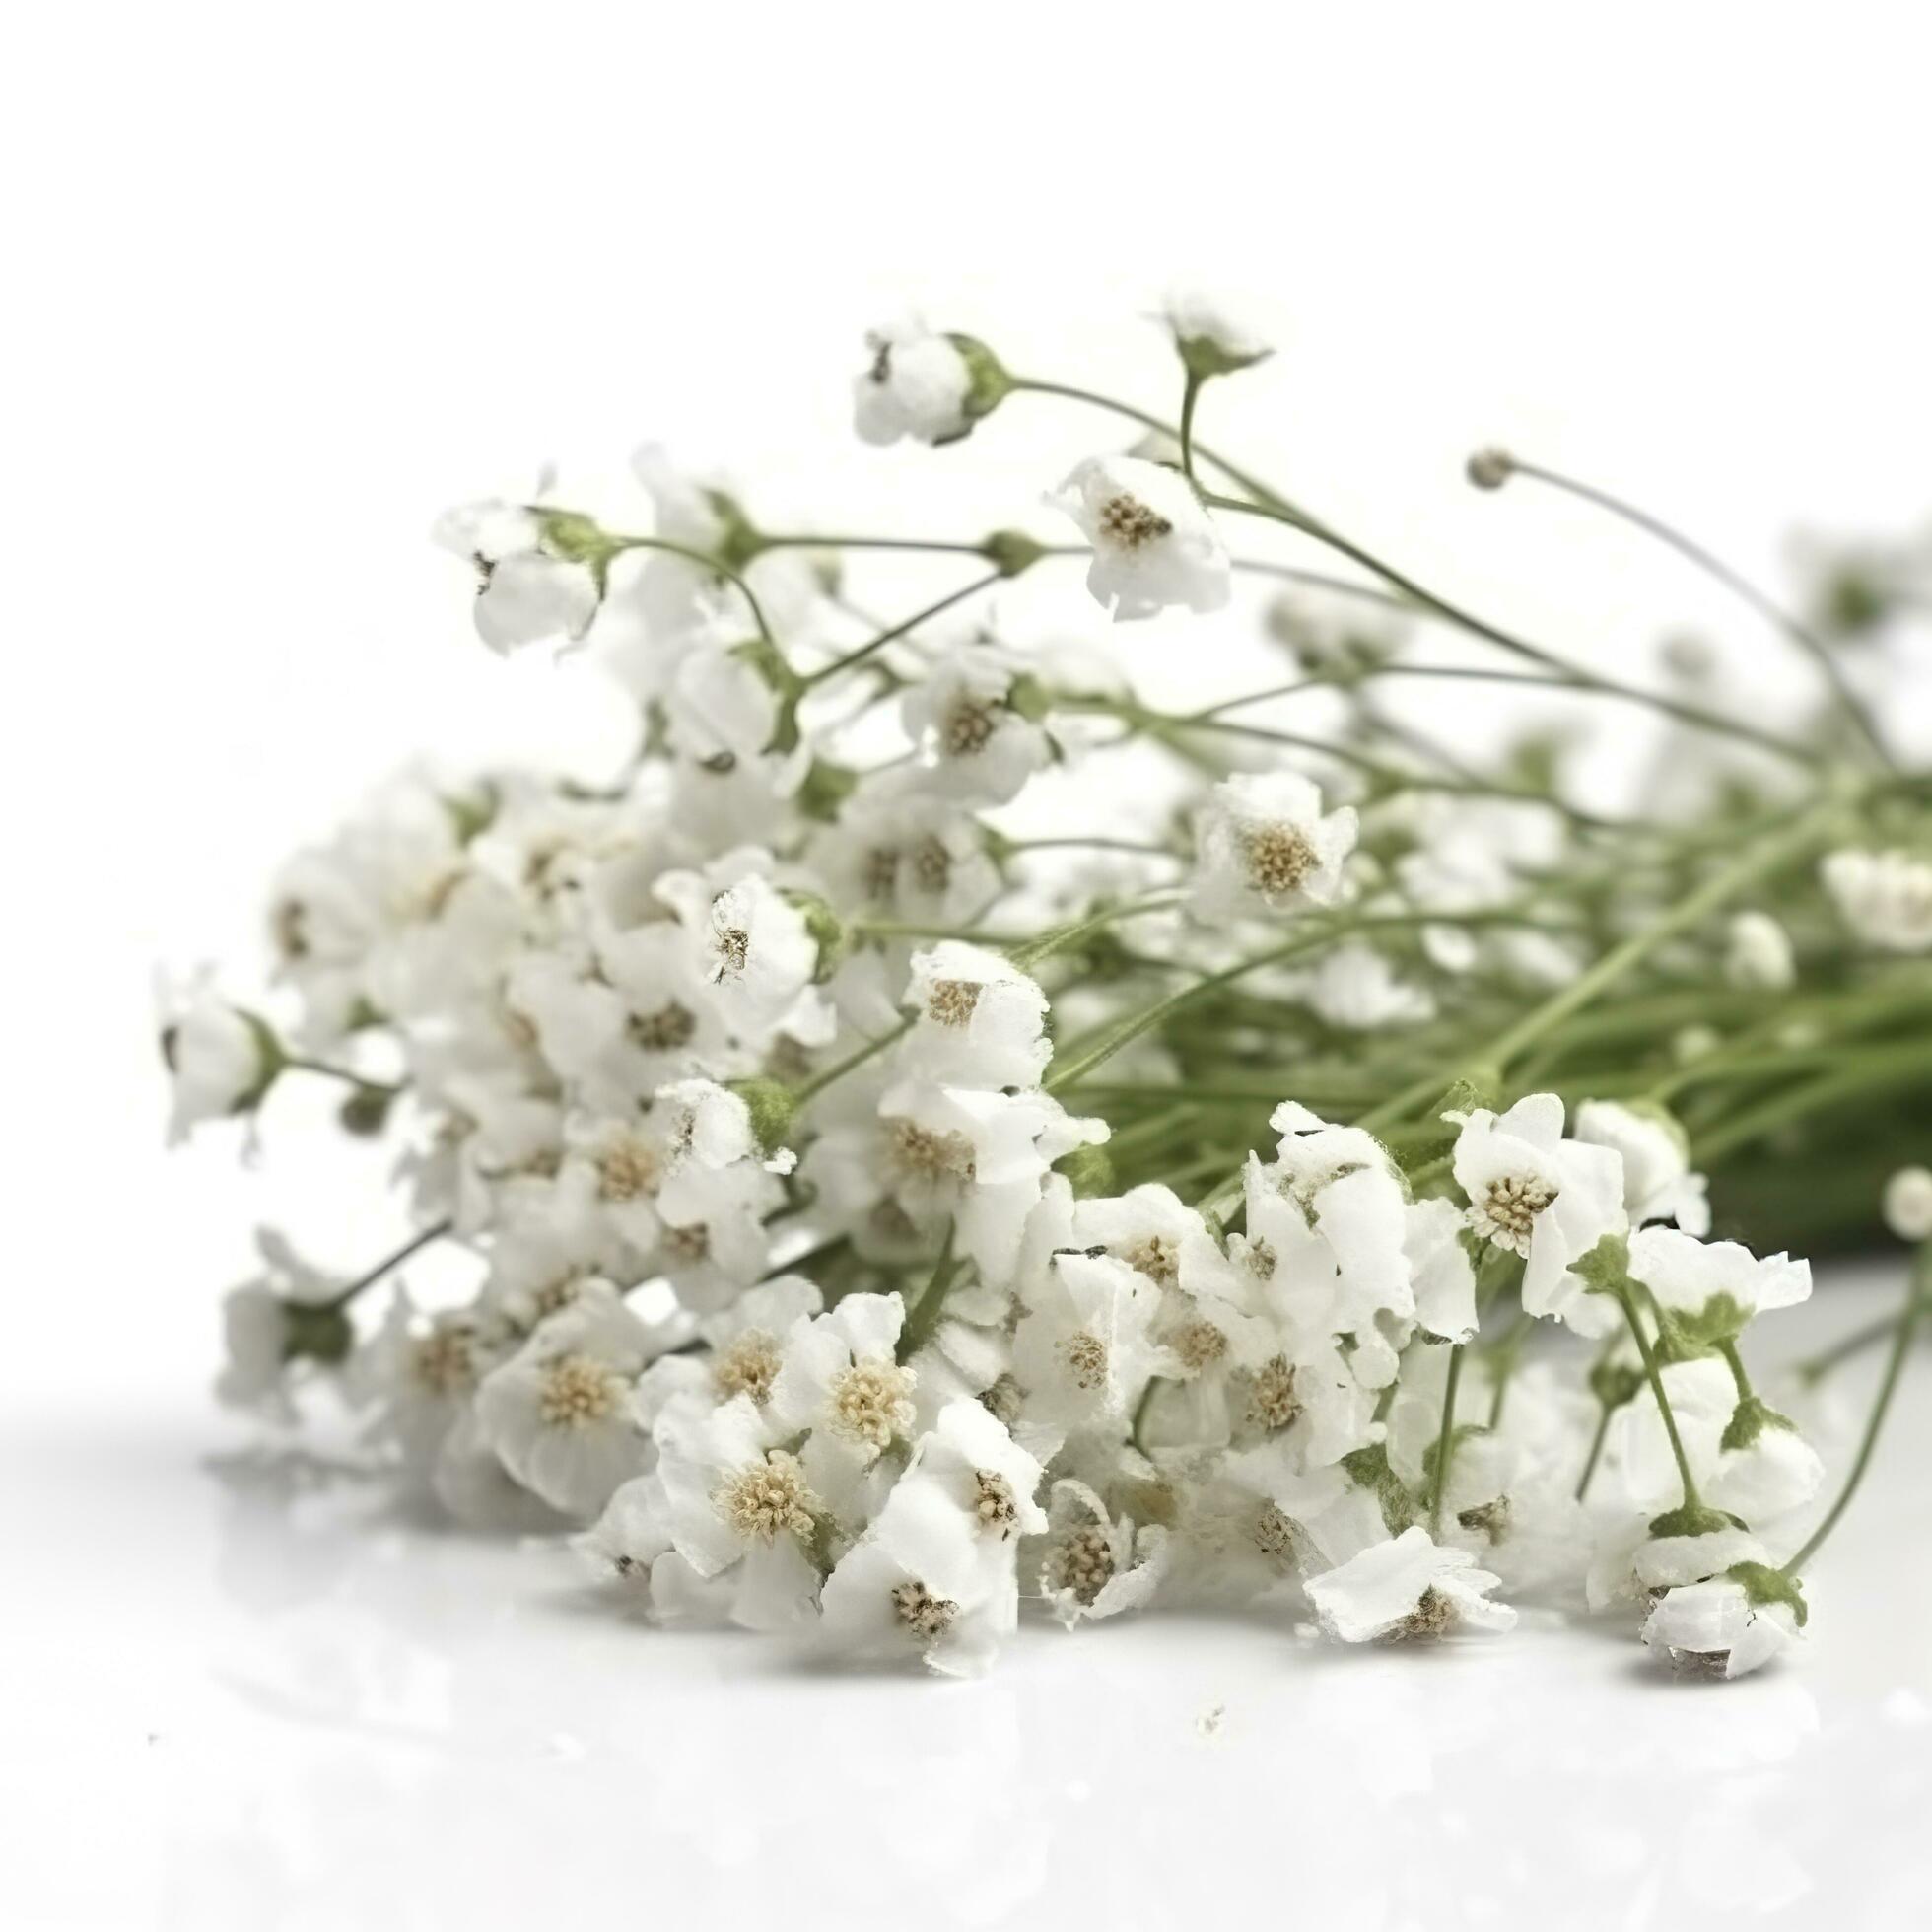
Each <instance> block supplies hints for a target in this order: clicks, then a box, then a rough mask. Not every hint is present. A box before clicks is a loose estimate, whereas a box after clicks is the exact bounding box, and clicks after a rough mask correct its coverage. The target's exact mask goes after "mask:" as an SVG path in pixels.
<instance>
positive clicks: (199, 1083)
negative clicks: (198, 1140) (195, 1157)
mask: <svg viewBox="0 0 1932 1932" xmlns="http://www.w3.org/2000/svg"><path fill="white" fill-rule="evenodd" d="M158 997H159V1003H160V1007H161V1052H162V1058H163V1059H164V1060H165V1061H166V1062H167V1063H168V1070H169V1072H170V1074H171V1075H172V1076H173V1093H174V1109H173V1115H172V1117H171V1118H170V1121H169V1127H168V1138H169V1139H170V1141H172V1142H179V1141H181V1140H185V1139H186V1138H187V1137H188V1135H189V1134H190V1133H192V1132H193V1130H194V1129H195V1128H197V1127H198V1126H200V1125H201V1123H202V1122H203V1121H212V1120H220V1119H222V1118H223V1117H224V1116H226V1115H229V1114H238V1113H242V1112H244V1111H246V1110H247V1109H248V1108H249V1107H252V1106H253V1105H254V1104H255V1103H256V1102H257V1101H258V1100H259V1099H260V1098H261V1096H262V1094H263V1092H264V1091H265V1090H266V1088H267V1086H268V1083H269V1082H270V1081H271V1080H272V1079H273V1078H274V1077H275V1072H276V1069H277V1068H278V1067H279V1066H280V1064H281V1057H280V1054H279V1051H278V1050H277V1048H276V1045H275V1037H274V1035H273V1034H272V1033H270V1032H269V1031H268V1029H267V1028H266V1027H265V1026H264V1025H262V1023H261V1022H260V1021H259V1020H257V1019H255V1018H253V1017H252V1016H251V1015H249V1014H247V1013H244V1012H242V1010H241V1009H240V1008H239V1007H236V1006H233V1005H231V1004H230V1003H229V1002H228V1001H227V1000H224V999H223V998H222V997H221V995H220V994H219V993H217V992H216V991H215V987H214V981H213V977H212V975H210V974H209V973H207V972H205V971H204V972H200V973H197V974H195V975H194V977H193V978H192V979H190V980H188V981H187V982H186V983H185V984H184V985H179V986H170V985H168V984H166V983H164V984H163V985H162V986H161V987H160V989H159V996H158Z"/></svg>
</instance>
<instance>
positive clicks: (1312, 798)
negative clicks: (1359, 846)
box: [1192, 772, 1356, 920]
mask: <svg viewBox="0 0 1932 1932" xmlns="http://www.w3.org/2000/svg"><path fill="white" fill-rule="evenodd" d="M1355 831H1356V819H1355V811H1354V807H1353V806H1351V805H1343V806H1341V807H1340V808H1339V809H1337V810H1335V811H1332V812H1327V813H1325V812H1324V811H1323V810H1322V793H1321V789H1320V788H1319V787H1318V786H1317V785H1315V784H1314V782H1313V781H1312V780H1309V779H1305V778H1303V777H1301V776H1300V775H1299V774H1298V773H1295V772H1266V773H1240V774H1238V775H1237V776H1235V777H1233V778H1231V779H1228V780H1226V781H1225V782H1224V783H1222V784H1220V785H1217V786H1215V788H1214V790H1213V793H1212V795H1211V797H1210V798H1209V800H1208V803H1207V809H1206V810H1205V811H1204V812H1203V813H1202V814H1201V817H1200V820H1199V821H1198V823H1197V825H1196V828H1195V838H1196V856H1197V867H1198V869H1197V872H1196V877H1195V884H1194V894H1193V900H1192V906H1193V910H1194V912H1195V914H1196V916H1197V917H1198V918H1201V919H1207V920H1221V919H1231V918H1235V917H1238V916H1240V915H1242V914H1249V913H1261V912H1275V913H1278V912H1288V911H1292V910H1294V909H1295V908H1297V907H1302V906H1328V905H1333V904H1334V903H1335V900H1336V898H1337V896H1338V895H1339V894H1340V892H1341V890H1342V867H1343V862H1344V861H1345V859H1346V858H1347V857H1348V855H1349V853H1350V852H1352V851H1353V850H1354V846H1355Z"/></svg>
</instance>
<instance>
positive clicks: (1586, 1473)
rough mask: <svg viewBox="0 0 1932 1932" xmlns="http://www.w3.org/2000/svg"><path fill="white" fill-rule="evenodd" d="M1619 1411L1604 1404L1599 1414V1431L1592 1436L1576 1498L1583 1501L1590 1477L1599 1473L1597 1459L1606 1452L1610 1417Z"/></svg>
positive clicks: (1587, 1492) (1577, 1485) (1588, 1490)
mask: <svg viewBox="0 0 1932 1932" xmlns="http://www.w3.org/2000/svg"><path fill="white" fill-rule="evenodd" d="M1616 1413H1617V1412H1616V1411H1615V1410H1614V1409H1612V1408H1611V1407H1610V1405H1609V1404H1608V1403H1606V1404H1604V1406H1603V1408H1602V1410H1601V1412H1600V1413H1599V1414H1598V1416H1597V1432H1596V1433H1595V1434H1594V1435H1593V1436H1592V1437H1591V1438H1590V1453H1589V1455H1588V1456H1587V1457H1585V1458H1584V1462H1583V1474H1582V1475H1581V1476H1580V1477H1578V1479H1577V1483H1576V1499H1577V1501H1578V1502H1581V1501H1582V1500H1583V1498H1584V1497H1585V1496H1586V1495H1588V1494H1589V1492H1590V1479H1591V1478H1592V1477H1593V1476H1595V1475H1596V1473H1597V1459H1598V1458H1599V1457H1600V1456H1601V1455H1602V1454H1603V1452H1604V1438H1605V1437H1606V1436H1607V1435H1608V1434H1609V1433H1610V1418H1611V1416H1612V1415H1614V1414H1616Z"/></svg>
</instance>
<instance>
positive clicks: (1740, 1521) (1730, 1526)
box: [1650, 1502, 1751, 1537]
mask: <svg viewBox="0 0 1932 1932" xmlns="http://www.w3.org/2000/svg"><path fill="white" fill-rule="evenodd" d="M1750 1527H1751V1526H1750V1525H1749V1524H1748V1523H1747V1522H1746V1521H1745V1520H1744V1518H1743V1517H1741V1516H1733V1515H1732V1514H1731V1513H1730V1511H1729V1510H1726V1509H1712V1508H1711V1507H1710V1506H1709V1504H1707V1503H1691V1502H1685V1503H1679V1504H1678V1506H1677V1507H1676V1508H1675V1509H1667V1510H1665V1511H1664V1513H1663V1515H1661V1516H1653V1517H1652V1518H1651V1519H1650V1534H1651V1535H1652V1536H1654V1537H1666V1536H1715V1535H1717V1534H1718V1532H1719V1531H1721V1530H1744V1529H1749V1528H1750Z"/></svg>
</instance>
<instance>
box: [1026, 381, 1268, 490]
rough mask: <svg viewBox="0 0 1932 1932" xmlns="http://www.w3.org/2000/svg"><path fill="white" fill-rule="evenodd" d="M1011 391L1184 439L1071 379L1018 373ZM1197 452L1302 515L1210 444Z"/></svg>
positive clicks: (1230, 477) (1141, 412)
mask: <svg viewBox="0 0 1932 1932" xmlns="http://www.w3.org/2000/svg"><path fill="white" fill-rule="evenodd" d="M1010 393H1012V394H1014V395H1035V396H1059V397H1061V398H1063V399H1064V400H1065V401H1068V402H1084V403H1088V404H1090V405H1091V406H1092V407H1093V408H1095V409H1104V410H1106V411H1108V413H1109V414H1111V415H1115V416H1123V417H1125V418H1126V419H1127V420H1128V421H1129V422H1130V423H1138V424H1139V425H1140V427H1141V428H1142V429H1143V430H1151V431H1152V432H1153V433H1154V434H1155V435H1156V436H1164V437H1167V438H1168V439H1169V440H1170V441H1173V442H1176V443H1178V442H1179V441H1180V432H1179V430H1178V429H1177V428H1176V427H1175V425H1174V424H1172V423H1164V422H1162V421H1161V419H1160V418H1159V417H1158V416H1151V415H1149V414H1148V413H1147V411H1146V410H1144V409H1137V408H1136V407H1135V406H1134V405H1133V404H1132V403H1131V402H1121V401H1119V400H1118V399H1117V398H1115V397H1113V396H1107V395H1101V394H1099V393H1097V392H1096V391H1095V390H1092V389H1082V388H1078V387H1075V386H1074V385H1073V384H1072V383H1070V382H1041V381H1036V380H1033V379H1032V378H1031V377H1025V376H1016V377H1014V378H1013V379H1012V384H1011V390H1010ZM1195 452H1196V453H1197V454H1198V455H1199V456H1200V457H1201V458H1202V459H1203V461H1205V462H1209V463H1212V464H1213V466H1214V467H1215V468H1216V469H1217V470H1219V471H1220V472H1221V474H1222V475H1223V476H1225V477H1226V478H1227V479H1228V480H1229V481H1230V482H1231V483H1234V484H1237V485H1238V486H1239V487H1240V488H1241V489H1244V490H1246V491H1247V492H1248V494H1249V495H1250V496H1253V497H1259V498H1261V499H1262V500H1263V501H1264V502H1267V503H1272V504H1276V505H1278V506H1279V507H1280V508H1281V509H1282V510H1285V511H1289V512H1291V513H1293V514H1294V515H1296V516H1299V514H1300V513H1299V512H1296V511H1295V510H1294V506H1293V505H1292V504H1290V503H1289V502H1288V500H1287V498H1285V497H1284V496H1281V495H1280V494H1279V493H1278V492H1277V491H1275V490H1272V489H1270V488H1269V486H1268V485H1267V484H1266V483H1264V482H1263V481H1262V480H1261V478H1260V477H1258V476H1256V475H1254V474H1253V473H1252V472H1251V471H1249V470H1245V469H1241V468H1239V467H1238V466H1237V465H1236V464H1234V463H1232V462H1230V461H1229V460H1228V458H1227V457H1225V456H1223V455H1221V454H1220V453H1219V452H1218V451H1216V450H1213V449H1208V447H1207V444H1205V443H1198V444H1196V445H1195Z"/></svg>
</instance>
